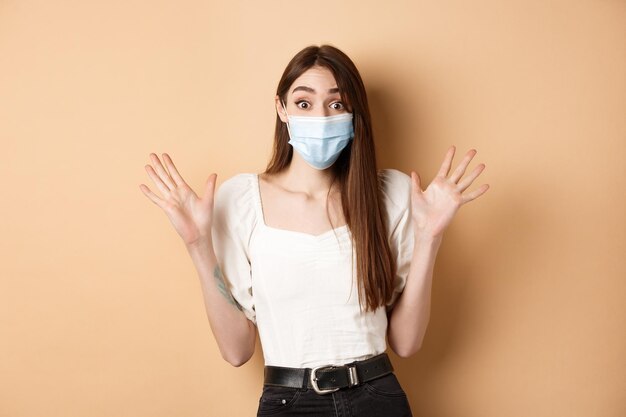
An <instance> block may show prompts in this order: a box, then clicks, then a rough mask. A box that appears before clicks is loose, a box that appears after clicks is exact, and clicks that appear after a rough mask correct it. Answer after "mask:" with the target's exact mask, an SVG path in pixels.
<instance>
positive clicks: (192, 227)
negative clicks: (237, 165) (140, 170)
mask: <svg viewBox="0 0 626 417" xmlns="http://www.w3.org/2000/svg"><path fill="white" fill-rule="evenodd" d="M150 159H151V160H152V163H153V165H154V166H155V167H156V170H155V169H154V168H152V166H150V165H146V166H145V168H146V171H147V172H148V175H149V176H150V178H152V181H153V182H154V184H155V185H156V187H157V188H158V189H159V190H160V191H161V194H162V195H163V197H162V198H161V197H159V196H157V195H156V194H154V193H153V192H152V191H150V189H149V188H148V187H147V186H146V185H144V184H140V185H139V188H140V189H141V191H142V192H143V193H144V194H145V195H146V196H147V197H148V198H149V199H150V200H152V202H153V203H154V204H156V205H157V206H159V207H161V208H162V209H163V211H165V214H166V215H167V217H168V218H169V219H170V222H171V223H172V224H173V225H174V228H175V229H176V231H177V232H178V234H179V235H180V237H182V238H183V241H184V242H185V245H187V246H189V245H193V244H196V243H208V244H209V245H211V244H212V240H211V223H212V220H213V196H214V191H215V181H216V179H217V174H211V175H210V176H209V178H208V179H207V182H206V187H205V193H204V196H203V197H202V198H198V196H197V195H196V193H195V192H194V191H193V190H192V189H191V187H189V185H187V183H186V182H185V181H184V180H183V178H182V177H181V176H180V174H179V173H178V170H177V169H176V167H175V166H174V163H173V162H172V159H171V158H170V156H169V155H168V154H166V153H164V154H163V160H164V161H165V165H166V166H167V170H166V169H165V168H164V167H163V165H162V164H161V161H160V160H159V157H158V156H157V155H156V154H154V153H151V154H150ZM168 171H169V172H168Z"/></svg>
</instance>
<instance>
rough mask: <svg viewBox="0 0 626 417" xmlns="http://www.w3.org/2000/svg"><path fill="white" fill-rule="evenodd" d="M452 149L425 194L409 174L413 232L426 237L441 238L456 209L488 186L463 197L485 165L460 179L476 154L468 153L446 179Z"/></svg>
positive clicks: (416, 178) (415, 177)
mask: <svg viewBox="0 0 626 417" xmlns="http://www.w3.org/2000/svg"><path fill="white" fill-rule="evenodd" d="M454 151H455V147H454V146H451V147H450V148H449V150H448V153H447V154H446V157H445V159H444V161H443V163H442V165H441V168H440V169H439V172H438V173H437V176H436V177H435V178H434V179H433V181H432V182H431V183H430V184H429V185H428V187H427V188H426V190H425V191H422V190H421V188H420V178H419V175H417V173H414V172H411V182H412V188H411V212H412V219H413V226H414V229H415V231H416V232H419V233H425V234H427V235H429V236H433V237H437V236H441V235H442V234H443V232H444V230H445V229H446V228H447V227H448V225H449V224H450V222H451V221H452V218H453V217H454V215H455V214H456V212H457V210H458V209H459V208H460V207H461V206H462V205H463V204H465V203H467V202H469V201H472V200H474V199H475V198H477V197H479V196H480V195H482V194H484V193H485V192H486V191H487V189H488V188H489V185H487V184H484V185H482V186H481V187H480V188H478V189H477V190H475V191H473V192H471V193H468V194H467V195H463V194H462V193H463V191H465V190H466V189H467V188H468V187H469V186H470V185H471V184H472V182H473V181H474V180H475V179H476V178H477V177H478V175H480V173H481V172H482V171H483V169H484V168H485V164H480V165H478V166H477V167H476V168H475V169H474V170H473V171H472V172H471V173H470V174H469V176H467V177H466V178H464V179H463V180H461V177H462V176H463V174H464V173H465V169H466V168H467V166H468V165H469V163H470V161H471V160H472V158H473V157H474V155H476V151H475V150H473V149H472V150H470V151H468V153H467V154H466V156H465V158H464V159H463V161H461V163H460V164H459V166H458V167H457V168H456V169H455V170H454V172H453V173H452V174H451V175H450V177H448V172H449V171H450V166H451V164H452V158H453V156H454Z"/></svg>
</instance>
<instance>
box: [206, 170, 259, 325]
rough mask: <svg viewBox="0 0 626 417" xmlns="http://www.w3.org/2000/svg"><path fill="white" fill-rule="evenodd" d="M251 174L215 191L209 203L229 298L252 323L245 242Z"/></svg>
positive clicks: (251, 204) (251, 218) (247, 238)
mask: <svg viewBox="0 0 626 417" xmlns="http://www.w3.org/2000/svg"><path fill="white" fill-rule="evenodd" d="M250 175H251V174H245V173H244V174H237V175H235V176H233V177H231V178H229V179H227V180H225V181H224V182H223V183H222V184H221V186H220V187H219V188H218V189H217V191H216V192H215V196H214V203H213V223H212V229H211V234H212V238H213V249H214V250H215V256H216V258H217V261H218V264H219V266H220V269H221V271H222V276H223V277H224V283H225V284H226V287H227V288H228V289H229V290H230V293H231V294H232V296H233V298H234V299H235V300H236V301H237V302H238V303H239V305H240V306H241V307H242V310H243V312H244V314H245V315H246V317H247V318H248V319H249V320H250V321H252V322H253V323H254V324H256V311H255V308H254V297H253V292H252V274H251V264H250V256H249V250H248V246H249V241H250V235H251V232H252V228H253V225H254V222H255V218H254V216H255V212H254V200H253V199H252V195H251V192H252V183H251V178H250Z"/></svg>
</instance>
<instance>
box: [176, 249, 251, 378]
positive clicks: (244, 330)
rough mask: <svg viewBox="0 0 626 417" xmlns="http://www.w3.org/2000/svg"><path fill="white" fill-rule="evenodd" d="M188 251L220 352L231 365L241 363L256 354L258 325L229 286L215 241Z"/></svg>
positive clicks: (239, 364)
mask: <svg viewBox="0 0 626 417" xmlns="http://www.w3.org/2000/svg"><path fill="white" fill-rule="evenodd" d="M187 250H188V251H189V254H190V255H191V258H192V260H193V263H194V265H195V267H196V270H197V271H198V275H199V277H200V284H201V286H202V294H203V297H204V305H205V308H206V313H207V316H208V318H209V325H210V326H211V330H212V331H213V335H214V336H215V340H216V341H217V345H218V347H219V349H220V353H221V354H222V357H223V358H224V359H225V360H226V361H227V362H228V363H230V364H231V365H233V366H241V365H243V364H244V363H246V362H248V360H250V358H251V357H252V355H253V354H254V345H255V342H256V326H255V325H254V323H252V322H251V321H250V320H248V318H247V317H246V316H245V314H244V313H243V311H242V308H241V306H240V305H239V303H237V301H236V300H235V299H234V298H233V296H232V295H231V293H230V292H229V290H228V288H227V287H226V284H225V283H224V277H223V275H222V273H221V271H220V267H219V265H218V263H217V258H216V256H215V251H214V249H213V244H212V242H210V240H209V239H203V240H201V241H199V242H195V243H194V244H191V245H187Z"/></svg>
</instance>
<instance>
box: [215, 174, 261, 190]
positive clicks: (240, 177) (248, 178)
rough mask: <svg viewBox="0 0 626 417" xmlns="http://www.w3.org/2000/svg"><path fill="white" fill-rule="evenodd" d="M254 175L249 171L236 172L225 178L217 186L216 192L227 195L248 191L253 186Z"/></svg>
mask: <svg viewBox="0 0 626 417" xmlns="http://www.w3.org/2000/svg"><path fill="white" fill-rule="evenodd" d="M253 175H254V174H251V173H247V172H244V173H240V174H235V175H233V176H232V177H230V178H227V179H226V180H224V181H223V182H222V183H221V184H220V185H219V187H218V188H217V191H216V193H221V194H224V195H225V196H232V195H236V194H241V193H246V192H247V191H249V190H250V188H251V185H252V180H253V179H254V178H253Z"/></svg>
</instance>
